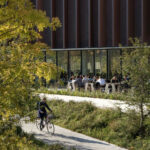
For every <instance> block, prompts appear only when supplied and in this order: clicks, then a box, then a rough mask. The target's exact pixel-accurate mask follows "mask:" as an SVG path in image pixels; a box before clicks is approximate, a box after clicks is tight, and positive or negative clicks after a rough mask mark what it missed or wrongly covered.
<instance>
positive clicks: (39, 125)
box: [35, 118, 41, 130]
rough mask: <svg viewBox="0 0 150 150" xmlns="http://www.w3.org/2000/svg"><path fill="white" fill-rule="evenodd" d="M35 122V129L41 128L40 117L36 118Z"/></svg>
mask: <svg viewBox="0 0 150 150" xmlns="http://www.w3.org/2000/svg"><path fill="white" fill-rule="evenodd" d="M35 124H36V127H37V129H38V130H41V119H40V118H36V120H35Z"/></svg>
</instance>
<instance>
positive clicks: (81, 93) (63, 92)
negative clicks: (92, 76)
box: [36, 88, 132, 101]
mask: <svg viewBox="0 0 150 150" xmlns="http://www.w3.org/2000/svg"><path fill="white" fill-rule="evenodd" d="M36 92H37V93H46V94H58V95H70V96H81V97H92V98H103V99H114V100H125V101H127V100H129V99H131V98H132V96H131V95H130V93H119V92H118V93H111V94H107V93H103V92H100V91H92V92H90V91H86V92H85V91H84V90H81V91H70V90H63V89H61V90H57V89H47V88H40V89H38V90H37V91H36Z"/></svg>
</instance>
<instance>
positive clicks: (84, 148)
mask: <svg viewBox="0 0 150 150" xmlns="http://www.w3.org/2000/svg"><path fill="white" fill-rule="evenodd" d="M22 128H23V130H24V131H25V132H27V133H33V134H34V135H35V138H37V139H38V140H42V141H43V142H45V143H47V144H56V143H58V144H63V145H65V146H67V147H68V149H69V147H75V148H76V149H77V150H125V149H124V148H120V147H118V146H115V145H113V144H109V143H107V142H104V141H100V140H97V139H94V138H91V137H88V136H85V135H83V134H79V133H76V132H72V131H70V130H68V129H64V128H61V127H59V126H55V135H50V134H48V133H47V132H46V130H44V131H39V130H38V129H37V128H36V126H35V124H33V123H27V124H25V123H23V124H22Z"/></svg>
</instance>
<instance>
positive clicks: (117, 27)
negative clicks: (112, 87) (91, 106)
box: [32, 0, 150, 79]
mask: <svg viewBox="0 0 150 150" xmlns="http://www.w3.org/2000/svg"><path fill="white" fill-rule="evenodd" d="M32 2H33V3H34V4H35V6H36V8H37V9H42V10H44V11H45V12H46V14H47V16H49V17H50V18H52V17H59V19H60V21H61V23H62V27H61V28H59V29H58V30H57V31H55V32H52V31H50V30H49V29H47V30H46V31H45V32H44V33H43V41H44V42H45V43H47V44H48V45H49V46H50V47H51V49H52V50H53V51H54V53H55V55H54V57H55V58H53V60H54V61H55V63H56V64H57V65H58V66H60V67H61V68H62V69H63V70H64V72H66V74H67V75H68V77H69V76H70V74H72V73H73V74H74V75H77V74H83V75H86V74H93V75H95V74H97V73H99V74H103V75H104V76H105V78H107V79H110V78H111V76H112V75H113V74H114V73H115V72H118V73H121V63H122V62H121V60H120V57H119V56H120V55H121V51H122V50H121V48H119V46H118V45H119V44H122V46H123V47H128V46H130V42H129V40H128V39H129V38H130V37H137V38H139V39H140V40H141V41H142V42H147V43H148V44H149V43H150V9H149V6H150V0H32ZM51 57H52V56H50V55H48V54H47V55H46V60H47V61H50V60H51Z"/></svg>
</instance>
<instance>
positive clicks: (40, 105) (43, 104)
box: [38, 102, 52, 113]
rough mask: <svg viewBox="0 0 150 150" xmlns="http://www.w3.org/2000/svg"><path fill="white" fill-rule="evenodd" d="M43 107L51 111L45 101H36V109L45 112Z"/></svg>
mask: <svg viewBox="0 0 150 150" xmlns="http://www.w3.org/2000/svg"><path fill="white" fill-rule="evenodd" d="M45 108H47V109H48V110H49V111H52V110H51V109H50V108H49V107H48V105H47V104H46V103H45V102H38V110H40V111H43V112H44V113H46V109H45Z"/></svg>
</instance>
